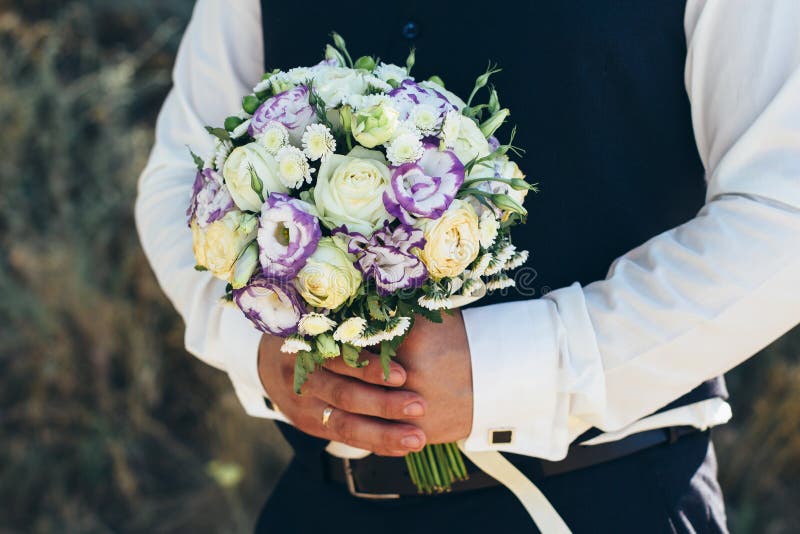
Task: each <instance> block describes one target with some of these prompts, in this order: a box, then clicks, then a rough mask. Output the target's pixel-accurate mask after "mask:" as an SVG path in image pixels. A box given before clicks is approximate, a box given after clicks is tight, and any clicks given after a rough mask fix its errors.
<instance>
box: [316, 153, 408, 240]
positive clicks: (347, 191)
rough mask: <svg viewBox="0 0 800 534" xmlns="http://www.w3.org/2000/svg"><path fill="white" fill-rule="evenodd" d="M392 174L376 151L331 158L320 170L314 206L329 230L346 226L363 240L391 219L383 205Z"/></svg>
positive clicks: (332, 156)
mask: <svg viewBox="0 0 800 534" xmlns="http://www.w3.org/2000/svg"><path fill="white" fill-rule="evenodd" d="M390 179H391V171H389V168H388V167H387V166H386V159H385V158H384V157H383V154H382V153H381V152H379V151H377V150H367V149H365V148H363V147H355V148H354V149H353V150H351V151H350V153H349V154H348V155H347V156H342V155H340V154H333V155H331V156H330V157H328V158H327V159H325V160H324V161H323V162H322V164H321V165H320V168H319V175H318V176H317V185H316V187H315V188H314V203H315V204H316V205H317V209H318V210H319V215H320V220H321V221H322V223H323V224H324V225H325V226H326V227H328V228H336V227H337V226H341V225H343V224H344V225H347V229H348V230H349V231H351V232H359V233H361V234H364V235H366V236H370V235H372V232H373V231H374V230H376V229H377V228H379V227H381V226H382V225H383V222H384V221H386V220H392V219H394V218H393V217H392V216H391V215H389V213H388V212H387V211H386V207H385V206H384V205H383V192H384V191H385V190H386V187H387V186H388V185H389V180H390Z"/></svg>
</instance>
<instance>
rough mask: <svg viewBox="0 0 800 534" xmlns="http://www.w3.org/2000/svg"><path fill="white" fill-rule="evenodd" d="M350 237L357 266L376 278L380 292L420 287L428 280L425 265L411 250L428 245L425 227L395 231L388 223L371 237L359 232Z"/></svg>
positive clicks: (349, 246)
mask: <svg viewBox="0 0 800 534" xmlns="http://www.w3.org/2000/svg"><path fill="white" fill-rule="evenodd" d="M336 231H337V232H338V231H339V230H338V229H337V230H336ZM348 237H349V243H348V251H349V252H350V253H351V254H354V255H355V257H356V259H357V262H356V267H358V269H359V270H360V271H361V272H362V273H363V274H364V276H365V277H367V278H370V279H373V280H375V284H376V286H377V289H378V293H379V294H381V295H389V294H391V293H394V292H395V291H398V290H401V289H409V288H414V287H420V286H421V285H422V284H423V283H425V280H427V278H428V271H427V269H426V268H425V265H424V264H423V263H422V261H420V259H419V257H417V255H416V254H414V253H413V252H412V250H411V249H415V248H416V249H421V248H422V247H424V246H425V238H424V237H423V234H422V230H418V229H416V228H413V227H411V226H407V225H400V226H398V227H397V228H396V229H395V230H394V231H392V230H391V229H390V228H389V225H388V223H387V224H386V225H385V226H384V227H383V228H382V229H380V230H378V231H377V232H375V233H373V234H372V236H371V237H370V238H366V237H365V236H363V235H362V234H358V233H352V234H348Z"/></svg>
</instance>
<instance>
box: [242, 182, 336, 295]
mask: <svg viewBox="0 0 800 534" xmlns="http://www.w3.org/2000/svg"><path fill="white" fill-rule="evenodd" d="M313 211H314V208H313V206H311V205H310V204H309V203H307V202H303V201H302V200H299V199H296V198H292V197H290V196H288V195H284V194H282V193H272V194H271V195H270V196H269V197H268V198H267V200H266V202H264V205H263V206H262V207H261V218H260V221H259V227H258V237H257V239H258V246H259V256H258V259H259V261H260V263H261V269H262V272H263V273H264V276H267V277H271V278H276V279H280V280H288V279H290V278H292V277H294V275H296V274H297V273H298V272H299V271H300V269H302V268H303V266H304V265H305V264H306V260H307V259H308V257H309V256H311V254H312V253H313V252H314V250H316V248H317V243H319V240H320V238H321V237H322V232H321V230H320V227H319V220H318V219H317V218H316V217H315V216H314V215H312V213H313Z"/></svg>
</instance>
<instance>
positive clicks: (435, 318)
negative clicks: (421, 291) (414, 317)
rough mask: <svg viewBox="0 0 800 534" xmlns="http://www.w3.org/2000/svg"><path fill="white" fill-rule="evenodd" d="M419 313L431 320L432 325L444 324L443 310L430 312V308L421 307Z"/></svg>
mask: <svg viewBox="0 0 800 534" xmlns="http://www.w3.org/2000/svg"><path fill="white" fill-rule="evenodd" d="M417 313H418V314H420V315H421V316H423V317H424V318H426V319H427V320H429V321H430V322H432V323H437V324H438V323H441V322H442V311H441V310H429V309H428V308H423V307H422V306H419V309H418V310H417Z"/></svg>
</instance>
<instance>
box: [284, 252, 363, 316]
mask: <svg viewBox="0 0 800 534" xmlns="http://www.w3.org/2000/svg"><path fill="white" fill-rule="evenodd" d="M353 262H355V257H354V256H353V255H352V254H349V253H348V252H346V250H345V245H344V244H343V243H342V242H341V241H340V240H339V239H338V238H334V237H323V238H322V239H320V240H319V244H318V245H317V250H315V251H314V253H313V254H312V255H311V256H310V257H309V258H308V261H306V264H305V266H304V267H303V268H302V269H300V272H299V273H297V279H296V280H295V285H296V286H297V291H298V292H299V293H300V295H301V296H302V297H303V299H305V301H306V302H308V303H309V304H311V305H312V306H315V307H317V308H328V309H330V310H333V309H336V308H338V307H339V306H341V305H342V304H344V303H345V302H346V301H347V300H348V299H349V298H350V297H352V296H353V295H355V294H356V291H358V288H359V286H360V285H361V273H360V272H358V270H357V269H356V268H355V267H354V266H353Z"/></svg>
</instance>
